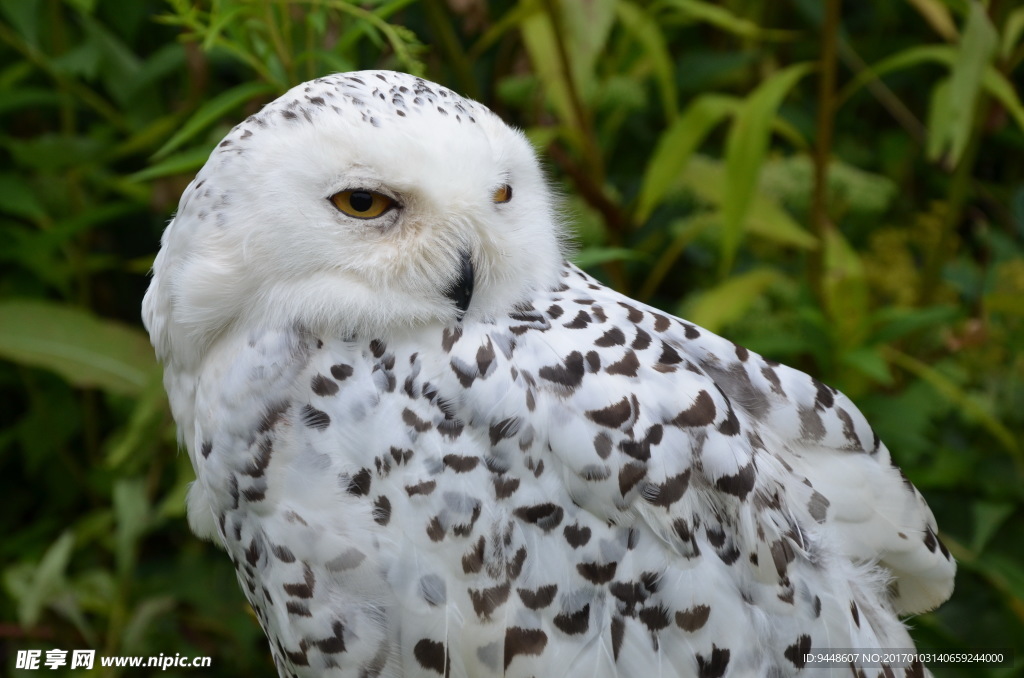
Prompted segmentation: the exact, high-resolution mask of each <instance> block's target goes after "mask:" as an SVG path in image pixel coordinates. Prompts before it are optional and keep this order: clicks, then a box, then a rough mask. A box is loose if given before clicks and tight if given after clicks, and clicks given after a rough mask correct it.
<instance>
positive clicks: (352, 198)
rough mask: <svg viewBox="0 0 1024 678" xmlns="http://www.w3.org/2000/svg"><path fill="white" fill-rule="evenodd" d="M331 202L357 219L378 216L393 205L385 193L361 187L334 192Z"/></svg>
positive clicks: (393, 202)
mask: <svg viewBox="0 0 1024 678" xmlns="http://www.w3.org/2000/svg"><path fill="white" fill-rule="evenodd" d="M331 202H332V203H334V206H335V207H337V208H338V209H339V210H340V211H341V212H343V213H344V214H347V215H348V216H350V217H355V218H357V219H373V218H374V217H379V216H380V215H382V214H384V213H385V212H387V211H388V210H389V209H391V208H392V207H394V206H395V201H394V200H392V199H391V198H389V197H387V196H386V195H382V194H380V193H374V192H373V191H366V190H363V189H356V190H353V191H341V192H340V193H335V194H334V195H332V196H331Z"/></svg>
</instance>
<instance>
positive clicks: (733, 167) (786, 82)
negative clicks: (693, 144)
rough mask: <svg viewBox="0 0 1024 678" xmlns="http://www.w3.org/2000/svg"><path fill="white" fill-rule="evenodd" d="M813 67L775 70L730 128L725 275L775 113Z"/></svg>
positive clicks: (724, 228)
mask: <svg viewBox="0 0 1024 678" xmlns="http://www.w3.org/2000/svg"><path fill="white" fill-rule="evenodd" d="M813 69H814V66H813V64H809V63H800V64H795V65H793V66H790V67H788V68H785V69H783V70H781V71H778V72H777V73H774V74H773V75H772V76H771V77H769V78H768V79H767V80H765V81H764V82H763V83H762V84H761V85H759V86H758V88H757V89H755V90H754V91H753V92H752V93H751V94H750V96H748V97H747V99H746V101H744V102H743V104H742V106H741V107H740V110H739V112H738V113H737V114H736V117H735V119H734V120H733V124H732V127H731V128H730V129H729V136H728V138H727V140H726V149H725V193H724V195H723V198H722V261H721V266H720V269H719V270H720V273H721V274H722V275H725V274H726V273H727V272H728V271H729V270H730V269H731V268H732V263H733V260H734V258H735V256H736V250H737V249H738V248H739V244H740V240H741V237H742V233H743V228H744V226H745V225H746V219H747V214H748V212H749V210H750V205H751V201H752V196H753V193H754V189H755V187H756V185H757V180H758V177H759V175H760V172H761V164H762V163H763V162H764V159H765V156H766V155H767V153H768V144H769V142H770V140H771V139H770V137H771V129H772V120H773V119H774V118H775V113H776V111H778V109H779V106H780V105H781V104H782V100H783V99H784V98H785V96H786V94H788V93H789V91H790V90H791V89H793V87H794V86H795V85H796V83H797V82H799V80H800V79H801V78H803V77H804V76H805V75H807V74H808V73H810V72H811V71H812V70H813Z"/></svg>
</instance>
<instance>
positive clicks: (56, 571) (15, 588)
mask: <svg viewBox="0 0 1024 678" xmlns="http://www.w3.org/2000/svg"><path fill="white" fill-rule="evenodd" d="M74 546H75V537H74V535H73V534H72V533H71V531H70V530H69V531H66V532H64V533H63V534H61V535H60V536H59V537H58V538H57V540H56V541H55V542H53V544H51V545H50V547H49V548H48V549H47V550H46V553H44V554H43V558H42V560H40V561H39V564H38V565H36V566H35V567H30V568H29V569H26V568H23V567H20V565H21V564H19V565H18V566H14V567H12V568H8V570H7V571H6V572H5V573H4V584H5V587H6V588H7V591H8V593H10V594H11V597H12V598H14V599H15V600H17V601H18V621H19V623H20V624H21V625H22V626H24V627H25V628H32V627H33V626H35V625H36V622H38V621H39V616H40V615H41V614H42V611H43V608H45V607H46V605H47V604H48V603H49V602H50V601H51V600H52V599H53V598H54V597H55V596H57V595H59V594H60V593H61V592H62V590H63V589H64V588H65V583H66V582H65V578H64V572H65V571H66V570H67V566H68V562H69V561H70V560H71V551H72V549H73V548H74Z"/></svg>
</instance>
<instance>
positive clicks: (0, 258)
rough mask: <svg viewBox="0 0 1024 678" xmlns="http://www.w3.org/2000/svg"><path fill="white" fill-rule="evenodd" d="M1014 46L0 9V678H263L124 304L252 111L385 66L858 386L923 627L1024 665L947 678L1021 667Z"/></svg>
mask: <svg viewBox="0 0 1024 678" xmlns="http://www.w3.org/2000/svg"><path fill="white" fill-rule="evenodd" d="M1022 62H1024V7H1021V6H1020V5H1019V3H1017V2H1011V1H1008V0H990V1H989V2H980V1H977V0H876V1H875V2H861V1H857V2H854V1H850V0H847V2H845V3H842V6H841V7H840V3H839V2H838V1H837V0H783V1H779V2H769V3H765V2H760V1H757V0H723V1H721V2H710V1H703V0H653V1H647V0H628V1H627V0H587V1H583V0H522V1H520V2H512V1H511V0H501V1H498V2H483V1H482V0H423V1H418V0H391V1H374V0H367V1H366V2H361V3H349V2H344V1H342V0H305V1H297V0H295V1H291V2H286V1H271V0H263V1H257V0H250V1H245V0H221V1H219V2H218V1H214V2H185V1H184V0H171V1H169V2H160V1H157V0H145V1H138V2H117V1H113V0H109V1H108V0H0V163H2V164H0V262H2V264H0V405H2V406H0V488H2V490H0V492H2V497H3V504H2V505H3V510H2V512H0V674H7V673H8V672H10V671H14V655H15V652H16V650H19V649H26V648H38V649H43V650H46V649H52V648H62V649H67V650H70V649H75V648H93V649H96V650H98V651H99V653H101V654H107V655H112V654H124V655H158V654H160V653H164V654H165V655H173V654H175V653H181V654H183V655H188V656H195V655H209V656H212V658H213V668H211V669H205V670H203V669H177V670H169V671H167V672H165V673H164V674H163V675H166V676H172V675H181V676H185V675H188V676H196V675H216V676H227V677H230V676H249V675H265V676H269V675H273V668H272V664H271V662H270V660H269V653H268V651H267V649H266V644H265V641H264V640H263V637H262V634H261V632H260V630H259V628H258V626H257V624H256V622H255V619H254V617H253V615H252V614H251V613H250V612H249V610H248V608H247V605H246V604H245V602H244V599H243V598H242V595H241V593H240V592H239V590H238V587H237V584H236V582H235V578H234V574H233V571H232V569H231V565H230V563H229V561H228V559H227V558H226V557H225V556H224V554H223V553H221V552H219V551H218V550H217V549H215V548H214V547H213V546H211V545H210V544H207V543H202V542H199V541H198V540H197V539H195V538H194V537H192V536H191V535H190V533H189V532H188V529H187V526H186V524H185V519H184V493H185V489H186V485H187V483H188V482H189V481H190V480H191V479H192V470H191V467H190V466H189V462H188V459H187V456H186V455H184V454H183V453H180V452H178V449H177V445H176V442H175V433H174V427H173V423H172V421H171V419H170V416H169V413H168V410H167V404H166V401H165V398H164V395H163V391H162V388H161V385H160V382H159V368H158V366H157V365H156V364H155V362H154V358H153V355H152V351H151V349H150V347H149V344H148V340H147V338H146V335H145V333H144V331H143V329H142V327H141V323H140V320H139V304H140V302H141V299H142V295H143V292H144V291H145V287H146V284H147V271H148V269H149V267H150V265H151V263H152V259H153V256H154V254H155V252H156V250H157V247H158V241H159V237H160V233H161V231H162V230H163V228H164V226H165V224H166V223H167V221H168V219H169V218H170V217H171V215H172V214H173V212H174V210H175V208H176V205H177V200H178V197H179V196H180V194H181V191H182V190H183V189H184V187H185V186H186V184H187V183H188V182H189V181H190V179H191V177H192V176H193V175H194V173H195V171H196V170H197V169H198V168H199V167H200V166H201V164H202V163H203V161H204V160H205V158H206V156H207V154H208V153H209V151H210V150H211V149H212V148H213V146H214V145H215V144H216V143H217V141H219V139H220V138H221V137H222V135H223V134H224V133H225V132H227V130H228V129H229V128H230V127H231V126H232V125H233V124H234V123H235V122H237V121H239V120H241V119H242V118H243V117H245V116H246V115H247V114H249V113H252V112H254V111H256V110H258V109H259V107H260V106H261V105H262V104H264V103H266V102H267V101H269V100H271V99H273V98H274V97H276V96H277V95H278V94H279V93H281V92H283V91H284V90H285V89H287V88H288V87H290V86H292V85H294V84H297V83H299V82H301V81H303V80H307V79H309V78H312V77H316V76H318V75H321V74H324V73H328V72H333V71H344V70H352V69H361V68H393V69H398V70H405V71H411V72H414V73H417V74H421V75H424V76H425V77H427V78H429V79H431V80H435V81H438V82H440V83H443V84H445V85H447V86H449V87H451V88H453V89H455V90H457V91H459V92H461V93H464V94H466V95H468V96H470V97H473V98H476V99H478V100H480V101H482V102H484V103H486V104H487V105H489V106H490V107H491V108H493V109H494V110H495V111H496V112H497V113H498V114H499V115H501V116H502V117H504V118H505V119H506V120H508V121H509V122H511V123H514V124H516V125H518V126H520V127H522V128H524V129H525V130H526V131H527V133H528V134H529V136H530V138H531V140H532V141H533V142H534V143H535V145H536V147H537V149H538V151H539V152H540V154H541V156H542V157H543V158H544V159H545V164H546V166H547V168H548V171H549V174H550V176H551V178H552V180H553V181H554V182H556V183H557V184H558V185H559V186H560V188H561V192H562V193H563V194H564V195H565V211H566V214H567V217H568V218H570V219H571V220H572V222H573V223H574V224H575V232H576V234H577V236H578V238H577V242H578V249H577V250H576V253H575V255H574V258H575V260H576V261H577V262H578V263H579V264H581V265H582V266H584V267H585V268H587V269H588V270H589V271H591V272H592V273H594V274H595V275H597V276H598V277H600V278H602V279H604V280H606V281H607V282H608V283H609V284H611V285H613V286H614V287H616V288H618V289H619V290H621V291H623V292H625V293H627V294H630V295H632V296H634V297H637V298H639V299H642V300H644V301H647V302H649V303H651V304H654V305H656V306H659V307H661V308H663V309H666V310H668V311H671V312H673V313H677V314H681V315H683V316H685V317H687V318H689V319H690V320H692V321H694V322H697V323H699V324H701V325H704V326H705V327H707V328H709V329H711V330H714V331H716V332H719V333H723V334H725V335H726V336H728V337H729V338H731V339H734V340H735V341H737V342H738V343H741V344H744V345H746V346H749V347H750V348H752V349H754V350H757V351H759V352H761V353H763V354H765V355H767V356H768V357H770V358H773V359H776V360H779V361H783V362H786V363H789V364H792V365H795V366H797V367H799V368H801V369H804V370H806V371H808V372H810V373H812V374H814V375H815V376H817V377H819V378H821V379H823V380H824V381H826V382H827V383H830V384H832V385H834V386H836V387H838V388H840V389H841V390H843V391H845V392H846V393H847V394H849V395H850V396H851V397H852V398H853V399H854V400H855V401H856V402H857V403H858V404H859V405H860V406H861V407H862V408H863V410H864V411H865V413H866V414H867V415H868V417H869V419H870V420H871V421H872V422H873V423H874V425H875V427H876V428H877V430H878V431H879V433H880V435H881V437H882V438H883V439H884V440H885V441H887V443H888V445H889V447H890V449H891V450H892V453H893V456H894V458H895V459H896V461H897V462H898V463H899V464H900V465H901V466H902V467H903V469H904V470H905V471H906V473H907V475H908V476H909V477H910V478H911V479H912V480H913V481H914V483H915V484H916V485H917V486H918V487H919V488H920V489H921V490H922V492H923V493H924V494H925V496H926V497H927V499H928V501H929V503H930V504H931V506H932V508H933V510H934V511H935V514H936V516H937V517H938V520H939V525H940V527H941V528H942V536H943V538H944V540H945V542H946V544H947V545H948V546H949V548H950V550H951V551H952V552H953V554H954V555H955V556H956V557H957V559H958V560H959V562H960V569H959V572H958V576H957V588H956V591H955V593H954V594H953V598H952V600H951V601H950V602H948V603H946V604H945V605H944V606H943V607H942V608H940V609H939V610H938V611H937V612H934V613H932V614H928V615H923V616H919V617H916V618H914V619H912V620H910V624H911V625H912V626H913V627H914V635H915V637H916V639H917V642H918V644H919V645H920V646H922V647H929V648H943V649H949V650H958V649H977V648H985V647H1002V648H1015V649H1016V650H1017V654H1018V657H1017V660H1016V663H1017V667H1018V668H1017V669H1016V672H1015V669H1013V668H1003V669H991V668H984V667H977V666H974V667H965V666H934V667H933V670H934V672H935V673H936V675H938V676H975V675H992V676H1006V675H1018V674H1019V673H1020V672H1021V671H1022V669H1024V653H1022V652H1021V649H1022V645H1024V641H1022V639H1024V512H1022V506H1024V441H1022V439H1021V432H1022V430H1024V380H1022V377H1024V352H1022V347H1024V106H1022V103H1021V96H1022V92H1024V79H1022V73H1024V67H1022ZM118 671H119V670H114V669H100V668H99V667H97V668H95V669H93V673H90V674H89V675H100V676H104V675H115V674H118ZM120 672H121V673H124V674H131V675H146V671H145V670H139V669H134V670H133V669H122V670H120ZM61 673H68V671H67V670H66V667H65V669H64V670H61V671H48V674H51V675H53V674H57V675H59V674H61ZM71 673H74V674H75V675H80V672H71ZM25 675H34V673H32V674H30V673H27V672H26V673H25Z"/></svg>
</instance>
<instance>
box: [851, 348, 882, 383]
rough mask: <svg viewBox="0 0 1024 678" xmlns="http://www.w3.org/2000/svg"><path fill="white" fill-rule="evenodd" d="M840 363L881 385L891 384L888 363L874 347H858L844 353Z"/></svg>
mask: <svg viewBox="0 0 1024 678" xmlns="http://www.w3.org/2000/svg"><path fill="white" fill-rule="evenodd" d="M840 362H842V363H843V364H844V365H846V366H848V367H852V368H853V369H855V370H857V371H858V372H860V373H861V374H864V375H866V376H868V377H870V378H871V379H874V380H875V381H877V382H879V383H881V384H891V383H892V381H893V379H892V372H890V371H889V363H887V362H886V360H885V357H884V356H883V355H882V353H881V351H879V349H878V347H876V346H858V347H855V348H851V349H850V350H848V351H844V352H843V354H842V355H841V356H840Z"/></svg>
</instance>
